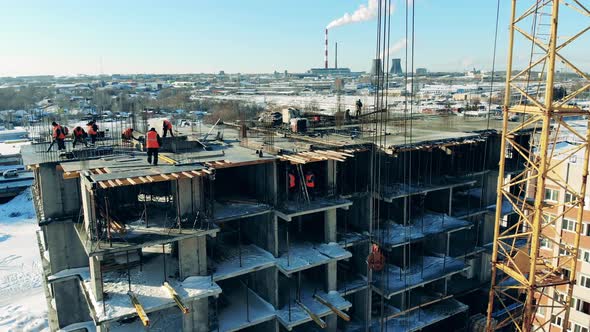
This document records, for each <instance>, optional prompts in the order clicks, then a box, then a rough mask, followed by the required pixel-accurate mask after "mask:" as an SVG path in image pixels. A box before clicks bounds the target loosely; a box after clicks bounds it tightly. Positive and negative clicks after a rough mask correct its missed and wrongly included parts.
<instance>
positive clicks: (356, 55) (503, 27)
mask: <svg viewBox="0 0 590 332" xmlns="http://www.w3.org/2000/svg"><path fill="white" fill-rule="evenodd" d="M377 1H378V0H350V1H343V0H323V1H317V0H315V1H313V0H299V1H296V2H295V1H290V2H285V1H280V2H279V1H263V0H252V1H238V0H230V1H223V2H219V1H189V0H183V1H175V2H174V4H173V6H172V5H170V4H168V3H166V4H164V3H162V2H158V1H155V0H148V1H138V0H129V1H123V2H117V1H114V0H106V1H101V2H93V3H84V7H80V3H79V2H76V1H73V0H63V1H58V2H49V1H43V0H31V1H21V2H5V3H3V4H2V5H0V25H2V27H3V28H2V29H0V43H1V45H2V51H1V52H0V76H26V75H76V74H89V75H96V74H101V73H102V74H140V73H146V74H183V73H217V72H219V71H220V70H223V71H225V72H226V73H238V72H240V73H245V74H246V73H272V72H274V71H279V72H283V71H284V70H287V71H289V72H305V71H307V70H308V69H310V68H318V67H323V64H324V63H323V61H324V29H325V28H326V26H328V25H329V26H330V27H331V29H330V44H329V47H330V55H329V63H330V66H331V67H332V66H333V65H334V43H335V42H338V64H339V66H340V67H348V68H351V69H352V70H353V71H368V70H369V69H370V65H371V60H372V59H373V58H374V57H375V53H376V52H375V40H376V19H375V8H376V6H377ZM415 2H416V3H415V7H416V14H415V18H416V31H415V51H416V55H415V57H414V58H415V63H414V68H420V67H424V68H428V70H430V71H463V70H467V69H471V68H477V69H483V70H490V69H491V68H492V55H493V52H492V51H493V38H494V28H495V20H496V4H497V2H496V0H485V1H478V2H477V4H474V2H473V1H469V0H453V1H446V2H442V1H434V0H415ZM405 3H406V1H405V0H392V4H393V5H394V7H395V9H394V10H393V11H392V18H391V40H390V45H391V47H390V56H391V57H396V58H402V68H403V69H404V71H405V69H406V68H405V59H404V57H405V47H406V44H407V43H406V41H405V37H406V36H405ZM567 10H568V9H567V8H564V9H563V12H565V11H567ZM346 14H347V15H346ZM508 15H509V2H508V1H501V8H500V25H499V31H498V48H497V58H496V69H498V70H504V69H505V58H506V44H507V34H508ZM565 15H567V13H565ZM560 24H561V25H560V27H565V28H575V27H576V26H575V24H576V22H570V21H568V20H565V19H564V20H561V21H560ZM562 38H563V37H562ZM583 41H589V38H588V36H584V37H583V39H582V40H580V41H579V42H577V45H578V46H577V48H572V49H568V50H564V51H563V52H564V53H565V52H568V53H567V55H568V57H569V58H571V59H572V60H573V61H574V62H576V63H577V64H579V67H580V68H582V69H583V70H588V68H589V67H590V59H588V57H587V56H586V54H588V50H587V49H584V47H583V46H582V47H580V46H579V45H590V43H588V42H586V43H584V42H583ZM408 43H409V41H408ZM527 62H528V57H527V52H526V51H525V52H522V51H521V52H520V53H519V54H517V55H516V58H515V67H518V66H522V65H524V64H526V63H527ZM408 69H410V68H408ZM558 69H563V65H562V66H561V67H560V66H558Z"/></svg>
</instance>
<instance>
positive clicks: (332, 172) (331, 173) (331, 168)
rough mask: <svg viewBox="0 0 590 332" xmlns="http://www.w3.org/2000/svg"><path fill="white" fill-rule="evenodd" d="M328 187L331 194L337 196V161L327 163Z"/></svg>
mask: <svg viewBox="0 0 590 332" xmlns="http://www.w3.org/2000/svg"><path fill="white" fill-rule="evenodd" d="M326 166H327V167H326V185H327V186H328V189H329V190H330V191H329V192H330V193H332V194H336V193H337V192H338V191H337V190H336V186H337V180H336V161H335V160H327V161H326Z"/></svg>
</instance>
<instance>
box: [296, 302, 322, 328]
mask: <svg viewBox="0 0 590 332" xmlns="http://www.w3.org/2000/svg"><path fill="white" fill-rule="evenodd" d="M295 303H297V304H298V305H299V306H300V307H301V309H303V311H305V312H306V313H307V314H308V315H309V317H311V319H312V320H313V321H314V322H315V323H316V324H318V326H319V327H321V328H323V329H325V328H326V326H328V325H326V322H324V321H323V320H322V319H321V318H320V317H318V316H317V315H316V314H314V313H313V312H312V311H311V310H310V309H309V308H308V307H307V306H306V305H305V304H303V303H302V302H301V301H299V300H295Z"/></svg>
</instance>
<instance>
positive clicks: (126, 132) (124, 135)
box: [121, 128, 135, 141]
mask: <svg viewBox="0 0 590 332" xmlns="http://www.w3.org/2000/svg"><path fill="white" fill-rule="evenodd" d="M121 138H122V139H125V140H128V141H130V140H132V139H135V137H133V128H127V129H125V130H123V133H122V134H121Z"/></svg>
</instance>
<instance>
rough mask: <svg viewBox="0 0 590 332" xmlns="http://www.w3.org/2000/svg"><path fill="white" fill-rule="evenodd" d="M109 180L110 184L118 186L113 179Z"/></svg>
mask: <svg viewBox="0 0 590 332" xmlns="http://www.w3.org/2000/svg"><path fill="white" fill-rule="evenodd" d="M107 182H108V183H109V185H110V186H111V187H116V186H117V184H116V183H115V182H114V181H113V180H107Z"/></svg>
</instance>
